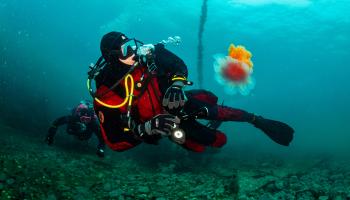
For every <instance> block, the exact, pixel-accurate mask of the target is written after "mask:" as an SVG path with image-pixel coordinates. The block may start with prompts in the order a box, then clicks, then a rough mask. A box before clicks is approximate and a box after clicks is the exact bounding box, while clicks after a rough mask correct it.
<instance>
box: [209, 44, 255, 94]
mask: <svg viewBox="0 0 350 200" xmlns="http://www.w3.org/2000/svg"><path fill="white" fill-rule="evenodd" d="M251 57H252V54H251V53H250V52H249V51H248V50H246V49H245V47H243V46H240V45H238V46H237V47H236V46H235V45H234V44H231V45H230V47H229V49H228V56H224V55H217V56H215V57H214V59H215V61H214V70H215V72H216V76H215V78H216V80H217V81H218V83H219V84H221V85H223V86H224V89H225V91H226V93H228V94H236V93H240V94H242V95H248V94H249V93H250V91H251V90H252V89H253V88H254V86H255V81H254V79H253V78H252V76H251V74H252V73H253V62H252V61H251Z"/></svg>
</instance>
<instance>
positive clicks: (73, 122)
mask: <svg viewBox="0 0 350 200" xmlns="http://www.w3.org/2000/svg"><path fill="white" fill-rule="evenodd" d="M64 124H67V129H66V131H67V133H68V134H70V135H74V136H75V137H76V138H77V139H79V140H81V141H87V140H89V139H90V138H91V136H92V134H93V133H95V135H96V136H97V138H98V141H99V143H98V145H97V151H96V154H97V156H99V157H101V158H102V157H104V150H105V143H104V140H103V138H102V136H101V132H100V129H99V124H98V120H97V117H96V115H95V113H94V110H93V105H92V103H91V102H89V101H81V102H80V103H79V105H78V106H76V107H75V108H73V109H72V114H71V115H67V116H62V117H60V118H58V119H56V120H55V121H54V122H53V123H52V125H51V127H50V128H49V131H48V134H47V135H46V138H45V142H46V143H47V144H48V145H52V144H53V141H54V136H55V135H56V132H57V129H58V127H59V126H62V125H64Z"/></svg>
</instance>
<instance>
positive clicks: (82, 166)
mask: <svg viewBox="0 0 350 200" xmlns="http://www.w3.org/2000/svg"><path fill="white" fill-rule="evenodd" d="M64 136H66V135H64ZM64 136H63V135H62V137H64ZM0 138H1V140H0V153H1V154H0V169H1V171H0V199H47V200H56V199H74V200H79V199H84V200H85V199H119V200H122V199H130V200H131V199H154V200H166V199H239V200H253V199H258V200H274V199H281V200H284V199H286V200H288V199H291V200H292V199H300V200H301V199H303V200H312V199H320V200H328V199H329V200H330V199H332V200H342V199H350V165H349V164H348V163H346V162H345V161H336V160H334V159H332V158H329V157H328V158H320V157H318V158H315V157H314V158H312V159H311V158H310V159H309V160H306V159H305V160H283V159H279V158H276V157H271V156H268V155H267V156H260V159H243V158H242V157H240V158H237V159H232V158H231V159H225V158H223V157H220V158H217V157H215V155H214V156H208V157H204V156H203V157H200V158H198V157H195V158H192V157H191V156H184V155H185V154H183V155H181V156H178V157H173V158H172V157H170V159H167V160H166V161H164V160H159V156H160V155H156V156H155V158H154V159H153V160H150V159H149V158H146V159H145V158H143V160H142V159H141V158H142V157H143V156H140V160H142V161H138V159H137V156H135V154H127V153H123V154H117V153H114V152H107V156H106V158H104V159H99V158H97V157H96V156H95V155H94V148H93V145H91V144H90V145H88V146H87V147H84V145H83V144H77V143H76V142H68V144H65V143H64V142H63V141H61V142H60V141H57V142H56V146H55V147H48V146H46V145H45V144H44V143H43V141H42V137H40V138H39V137H33V135H25V134H24V133H21V132H18V131H16V130H13V129H10V128H6V127H1V131H0ZM74 145H77V146H76V148H75V147H74ZM148 156H149V153H148ZM157 157H158V158H157ZM157 159H158V160H157Z"/></svg>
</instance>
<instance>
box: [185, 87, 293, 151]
mask: <svg viewBox="0 0 350 200" xmlns="http://www.w3.org/2000/svg"><path fill="white" fill-rule="evenodd" d="M211 94H212V93H208V92H204V93H203V92H202V93H201V94H200V95H198V94H197V95H193V96H190V98H188V101H187V102H186V104H185V107H184V110H185V112H187V113H191V112H193V111H196V110H199V109H200V108H202V107H206V108H207V110H208V115H207V116H203V117H202V119H208V120H217V121H237V122H249V123H251V124H253V125H254V126H255V127H256V128H258V129H260V130H262V131H263V132H264V133H265V134H266V135H267V136H268V137H269V138H271V139H272V140H273V141H275V142H276V143H278V144H281V145H284V146H288V145H289V143H290V142H291V141H292V140H293V135H294V130H293V128H292V127H290V126H289V125H288V124H285V123H283V122H280V121H275V120H270V119H265V118H263V117H261V116H256V115H254V114H252V113H249V112H247V111H244V110H241V109H236V108H232V107H228V106H223V105H217V103H215V104H213V102H208V101H207V100H206V99H208V97H207V95H211ZM212 95H213V94H212Z"/></svg>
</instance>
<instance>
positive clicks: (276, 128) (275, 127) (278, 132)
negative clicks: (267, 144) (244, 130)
mask: <svg viewBox="0 0 350 200" xmlns="http://www.w3.org/2000/svg"><path fill="white" fill-rule="evenodd" d="M251 123H252V124H253V125H254V126H255V127H256V128H258V129H260V130H262V131H263V132H264V133H265V134H266V135H267V136H269V138H271V139H272V140H273V141H275V142H276V143H278V144H280V145H284V146H289V144H290V142H291V141H292V140H293V136H294V129H293V128H292V127H290V126H289V125H287V124H285V123H283V122H279V121H275V120H271V119H265V118H263V117H261V116H256V117H255V119H254V121H253V122H251Z"/></svg>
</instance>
